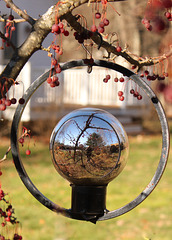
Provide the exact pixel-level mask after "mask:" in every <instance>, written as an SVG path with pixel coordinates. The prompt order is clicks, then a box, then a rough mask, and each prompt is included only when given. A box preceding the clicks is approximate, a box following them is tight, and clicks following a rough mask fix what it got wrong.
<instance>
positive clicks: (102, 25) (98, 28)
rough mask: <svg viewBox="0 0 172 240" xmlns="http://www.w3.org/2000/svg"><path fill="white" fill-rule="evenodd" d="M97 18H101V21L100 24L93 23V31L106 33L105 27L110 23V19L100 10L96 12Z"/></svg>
mask: <svg viewBox="0 0 172 240" xmlns="http://www.w3.org/2000/svg"><path fill="white" fill-rule="evenodd" d="M95 18H96V19H100V22H99V24H98V26H96V25H95V23H93V25H92V26H91V31H92V32H96V31H98V32H99V33H104V31H105V27H106V26H108V25H109V20H108V19H107V18H105V17H104V16H102V15H101V13H100V12H96V13H95Z"/></svg>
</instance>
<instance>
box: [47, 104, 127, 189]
mask: <svg viewBox="0 0 172 240" xmlns="http://www.w3.org/2000/svg"><path fill="white" fill-rule="evenodd" d="M50 151H51V155H52V159H53V163H54V166H55V168H56V170H57V171H58V173H59V174H60V175H62V176H63V177H64V178H65V179H67V180H68V181H69V182H71V183H74V184H76V185H105V184H108V183H109V182H110V181H111V180H112V179H114V178H115V177H116V176H117V175H118V174H119V173H120V172H121V171H122V170H123V168H124V167H125V165H126V161H127V157H128V138H127V135H126V132H125V130H124V128H123V127H122V125H121V123H120V122H119V121H118V120H117V119H116V118H115V117H114V116H113V115H112V114H110V113H108V112H106V111H104V110H100V109H97V108H82V109H78V110H75V111H73V112H71V113H69V114H68V115H66V116H65V117H64V118H62V120H61V121H60V122H59V123H58V124H57V125H56V127H55V128H54V130H53V133H52V135H51V139H50Z"/></svg>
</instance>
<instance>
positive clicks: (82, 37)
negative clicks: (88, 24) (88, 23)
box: [73, 31, 92, 44]
mask: <svg viewBox="0 0 172 240" xmlns="http://www.w3.org/2000/svg"><path fill="white" fill-rule="evenodd" d="M73 35H74V37H75V40H77V41H78V43H80V44H82V43H84V40H87V39H90V37H91V36H92V32H91V31H88V32H82V33H78V32H74V34H73Z"/></svg>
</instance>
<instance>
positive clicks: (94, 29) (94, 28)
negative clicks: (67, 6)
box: [91, 24, 97, 32]
mask: <svg viewBox="0 0 172 240" xmlns="http://www.w3.org/2000/svg"><path fill="white" fill-rule="evenodd" d="M91 31H92V32H96V31H97V27H96V25H95V24H93V25H92V27H91Z"/></svg>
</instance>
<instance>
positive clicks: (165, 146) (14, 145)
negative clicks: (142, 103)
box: [11, 60, 170, 221]
mask: <svg viewBox="0 0 172 240" xmlns="http://www.w3.org/2000/svg"><path fill="white" fill-rule="evenodd" d="M78 66H88V65H87V64H86V63H85V62H84V60H76V61H70V62H66V63H64V64H62V65H61V69H62V71H64V70H67V69H70V68H74V67H78ZM92 66H98V67H105V68H109V69H112V70H115V71H117V72H120V73H122V74H123V75H125V76H127V77H129V78H130V79H132V80H133V81H134V82H135V83H136V84H138V85H139V86H140V87H141V88H142V89H143V90H144V91H145V92H146V94H147V96H148V97H149V98H150V99H151V101H152V103H153V105H154V107H155V109H156V111H157V114H158V117H159V121H160V124H161V129H162V152H161V157H160V161H159V164H158V167H157V169H156V172H155V174H154V176H153V178H152V180H151V181H150V183H149V184H148V185H147V187H146V188H145V189H144V190H143V191H142V192H141V193H140V195H139V196H138V197H136V198H135V199H134V200H133V201H131V202H130V203H128V204H126V205H125V206H123V207H121V208H119V209H116V210H114V211H110V212H107V213H105V214H104V215H103V216H102V217H100V218H99V219H98V221H102V220H107V219H110V218H115V217H118V216H120V215H122V214H125V213H126V212H129V211H130V210H132V209H133V208H135V207H136V206H138V205H139V204H140V203H141V202H143V201H144V200H145V199H146V198H147V197H148V196H149V194H150V193H151V192H152V191H153V190H154V189H155V187H156V185H157V184H158V182H159V180H160V178H161V176H162V174H163V172H164V170H165V166H166V163H167V159H168V153H169V145H170V144H169V142H170V141H169V130H168V123H167V119H166V116H165V112H164V110H163V107H162V105H161V103H160V101H159V100H158V98H157V96H156V95H155V93H154V92H153V91H152V89H151V88H150V87H149V85H148V84H146V83H145V82H144V81H143V80H142V79H141V78H139V76H138V75H136V74H135V73H133V72H132V71H130V70H128V69H127V68H125V67H123V66H120V65H118V64H115V63H112V62H107V61H103V60H94V63H92ZM49 74H50V71H48V72H46V73H45V74H43V75H42V76H40V77H39V78H37V79H36V80H35V81H34V82H33V83H32V84H31V86H30V87H29V88H28V90H27V91H26V93H25V94H24V96H23V98H24V99H25V103H24V104H23V105H20V104H19V105H18V107H17V109H16V111H15V114H14V118H13V122H12V127H11V151H12V156H13V159H14V164H15V167H16V169H17V171H18V174H19V176H20V178H21V180H22V181H23V183H24V185H25V186H26V188H27V189H28V190H29V191H30V193H31V194H32V195H33V196H34V197H35V198H36V199H37V200H38V201H39V202H40V203H41V204H43V205H44V206H46V207H47V208H49V209H50V210H52V211H55V212H57V213H61V214H62V215H64V216H66V217H70V218H72V216H71V214H70V211H69V210H68V209H65V208H62V207H60V206H58V205H57V204H55V203H53V202H52V201H50V200H49V199H48V198H46V197H45V196H44V195H43V194H42V193H41V192H40V191H39V190H38V189H37V188H36V187H35V185H34V184H33V183H32V181H31V180H30V178H29V176H28V175H27V173H26V171H25V168H24V166H23V164H22V161H21V159H20V155H19V149H18V137H17V132H18V125H19V122H20V119H21V116H22V113H23V111H24V108H25V107H26V104H27V102H28V101H29V99H30V98H31V96H32V94H33V93H34V92H35V91H36V90H37V88H39V86H40V85H41V84H42V83H43V82H45V81H46V79H47V78H48V76H49Z"/></svg>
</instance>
